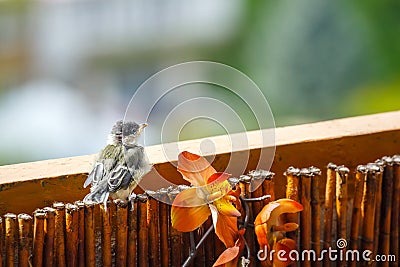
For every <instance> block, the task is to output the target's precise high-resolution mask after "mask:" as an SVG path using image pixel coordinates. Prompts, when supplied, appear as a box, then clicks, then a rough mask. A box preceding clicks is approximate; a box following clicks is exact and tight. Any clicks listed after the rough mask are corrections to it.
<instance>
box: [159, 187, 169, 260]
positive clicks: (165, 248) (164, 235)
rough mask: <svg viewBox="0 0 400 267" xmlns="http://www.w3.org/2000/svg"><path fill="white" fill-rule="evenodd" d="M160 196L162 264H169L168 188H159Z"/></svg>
mask: <svg viewBox="0 0 400 267" xmlns="http://www.w3.org/2000/svg"><path fill="white" fill-rule="evenodd" d="M158 194H159V196H160V198H159V199H160V207H159V212H160V252H161V266H163V267H167V266H169V260H170V257H169V255H170V247H169V245H168V244H169V234H168V231H169V227H168V226H169V221H170V217H169V210H168V205H169V204H167V203H168V195H167V194H168V190H167V189H165V188H161V189H160V190H158Z"/></svg>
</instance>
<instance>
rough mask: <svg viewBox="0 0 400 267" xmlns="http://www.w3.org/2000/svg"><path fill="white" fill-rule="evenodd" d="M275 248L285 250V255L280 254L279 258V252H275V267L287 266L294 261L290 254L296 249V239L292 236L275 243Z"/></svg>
mask: <svg viewBox="0 0 400 267" xmlns="http://www.w3.org/2000/svg"><path fill="white" fill-rule="evenodd" d="M273 249H274V250H275V251H285V253H284V255H280V258H278V255H277V253H275V254H274V260H273V262H274V266H275V267H286V266H288V265H290V264H292V263H293V261H292V260H291V259H290V257H289V254H290V251H292V250H294V249H296V241H294V240H293V239H290V238H284V239H281V240H279V241H278V242H277V243H276V244H275V246H274V248H273Z"/></svg>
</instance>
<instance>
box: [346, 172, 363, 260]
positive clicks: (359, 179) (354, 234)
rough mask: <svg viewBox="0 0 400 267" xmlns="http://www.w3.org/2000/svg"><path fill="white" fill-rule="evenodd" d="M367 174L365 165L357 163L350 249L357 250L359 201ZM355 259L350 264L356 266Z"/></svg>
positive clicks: (359, 214)
mask: <svg viewBox="0 0 400 267" xmlns="http://www.w3.org/2000/svg"><path fill="white" fill-rule="evenodd" d="M366 176H367V167H366V166H365V165H358V166H357V170H356V175H355V184H354V188H355V191H354V200H353V212H352V218H351V230H350V249H351V250H358V235H359V232H360V218H361V201H362V197H363V191H364V181H365V179H366ZM356 265H357V261H355V260H353V261H351V263H350V266H356Z"/></svg>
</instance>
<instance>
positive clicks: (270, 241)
mask: <svg viewBox="0 0 400 267" xmlns="http://www.w3.org/2000/svg"><path fill="white" fill-rule="evenodd" d="M302 210H303V206H302V205H301V204H300V203H298V202H296V201H294V200H291V199H278V200H276V201H273V202H270V203H268V204H267V205H266V206H264V208H263V209H262V210H261V212H260V213H259V214H258V215H257V217H256V219H255V221H254V230H255V233H256V235H257V241H258V243H259V244H260V248H261V249H262V250H264V249H265V248H266V249H267V250H268V251H271V250H270V248H273V249H274V250H275V251H278V250H285V251H287V253H286V254H285V255H287V256H288V255H289V252H290V251H291V250H293V249H295V248H296V242H295V241H294V240H292V239H288V238H284V233H285V232H289V231H294V230H296V229H297V228H298V224H296V223H293V222H283V221H282V218H281V216H280V215H282V214H283V213H296V212H299V211H302ZM264 252H265V251H264ZM290 263H291V262H290V261H288V260H286V261H280V260H279V259H278V258H276V255H274V260H273V264H274V266H288V265H289V264H290Z"/></svg>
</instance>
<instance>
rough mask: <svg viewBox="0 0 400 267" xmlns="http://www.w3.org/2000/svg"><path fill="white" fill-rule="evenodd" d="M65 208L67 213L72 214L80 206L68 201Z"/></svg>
mask: <svg viewBox="0 0 400 267" xmlns="http://www.w3.org/2000/svg"><path fill="white" fill-rule="evenodd" d="M65 210H66V212H67V213H69V214H71V213H74V212H76V211H78V210H79V208H78V206H77V205H75V204H71V203H68V204H66V205H65Z"/></svg>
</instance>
